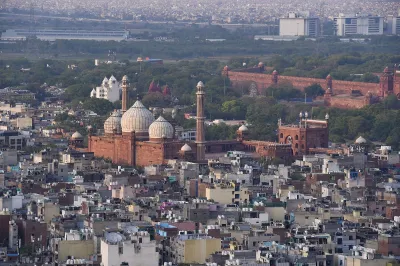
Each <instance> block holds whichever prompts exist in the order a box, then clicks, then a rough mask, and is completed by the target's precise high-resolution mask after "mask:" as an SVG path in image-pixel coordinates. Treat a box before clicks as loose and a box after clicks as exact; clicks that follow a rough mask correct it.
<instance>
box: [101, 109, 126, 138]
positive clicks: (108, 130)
mask: <svg viewBox="0 0 400 266" xmlns="http://www.w3.org/2000/svg"><path fill="white" fill-rule="evenodd" d="M121 117H122V115H121V112H120V111H119V110H115V111H114V112H113V113H112V114H111V116H110V117H109V118H107V120H106V121H105V122H104V133H105V134H121V132H122V128H121Z"/></svg>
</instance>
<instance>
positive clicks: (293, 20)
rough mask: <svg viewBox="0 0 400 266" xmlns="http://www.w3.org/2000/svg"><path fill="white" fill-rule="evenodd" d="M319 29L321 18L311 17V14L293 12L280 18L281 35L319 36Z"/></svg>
mask: <svg viewBox="0 0 400 266" xmlns="http://www.w3.org/2000/svg"><path fill="white" fill-rule="evenodd" d="M319 29H320V21H319V18H316V17H310V16H309V14H299V13H294V12H291V13H289V14H288V15H287V16H286V17H284V18H280V19H279V35H280V36H309V37H317V36H318V35H319Z"/></svg>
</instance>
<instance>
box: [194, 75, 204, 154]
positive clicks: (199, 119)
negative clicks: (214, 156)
mask: <svg viewBox="0 0 400 266" xmlns="http://www.w3.org/2000/svg"><path fill="white" fill-rule="evenodd" d="M204 97H205V92H204V84H203V82H201V81H199V83H197V92H196V98H197V114H196V145H197V160H198V161H200V160H204V158H205V150H206V146H205V138H204V120H205V117H204Z"/></svg>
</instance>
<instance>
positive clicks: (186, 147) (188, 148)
mask: <svg viewBox="0 0 400 266" xmlns="http://www.w3.org/2000/svg"><path fill="white" fill-rule="evenodd" d="M181 151H182V152H189V151H192V148H191V147H190V146H189V145H187V144H185V145H183V146H182V148H181Z"/></svg>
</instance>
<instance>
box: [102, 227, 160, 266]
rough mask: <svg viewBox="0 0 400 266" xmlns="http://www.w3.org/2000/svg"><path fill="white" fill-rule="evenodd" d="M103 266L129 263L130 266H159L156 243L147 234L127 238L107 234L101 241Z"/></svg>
mask: <svg viewBox="0 0 400 266" xmlns="http://www.w3.org/2000/svg"><path fill="white" fill-rule="evenodd" d="M101 256H102V265H104V266H113V265H122V264H121V263H124V262H125V263H128V264H127V265H129V266H142V265H158V262H159V257H158V253H157V252H156V243H155V242H154V241H150V235H149V234H148V233H147V232H137V233H133V234H130V235H129V236H126V235H124V234H121V233H117V232H110V233H106V234H105V237H104V238H103V239H102V240H101Z"/></svg>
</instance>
